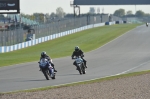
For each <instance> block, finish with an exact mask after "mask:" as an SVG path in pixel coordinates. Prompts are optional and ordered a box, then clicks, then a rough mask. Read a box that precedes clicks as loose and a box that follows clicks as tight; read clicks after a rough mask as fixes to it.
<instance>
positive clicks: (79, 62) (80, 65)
mask: <svg viewBox="0 0 150 99" xmlns="http://www.w3.org/2000/svg"><path fill="white" fill-rule="evenodd" d="M73 59H75V62H76V64H77V70H78V71H79V73H80V74H81V75H82V74H86V69H85V64H84V62H83V59H82V58H81V57H80V56H79V57H76V58H73Z"/></svg>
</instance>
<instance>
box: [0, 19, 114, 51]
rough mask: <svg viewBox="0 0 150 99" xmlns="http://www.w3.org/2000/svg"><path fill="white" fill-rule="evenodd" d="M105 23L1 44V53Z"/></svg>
mask: <svg viewBox="0 0 150 99" xmlns="http://www.w3.org/2000/svg"><path fill="white" fill-rule="evenodd" d="M113 24H115V22H109V25H113ZM104 25H105V23H98V24H92V25H87V26H83V27H80V28H76V29H72V30H68V31H65V32H61V33H56V34H52V35H49V36H46V37H41V38H38V39H35V40H31V41H27V42H23V43H19V44H15V45H11V46H0V53H5V52H10V51H15V50H19V49H22V48H26V47H29V46H33V45H36V44H39V43H42V42H45V41H48V40H53V39H55V38H59V37H62V36H66V35H69V34H72V33H76V32H80V31H83V30H86V29H90V28H94V27H100V26H104Z"/></svg>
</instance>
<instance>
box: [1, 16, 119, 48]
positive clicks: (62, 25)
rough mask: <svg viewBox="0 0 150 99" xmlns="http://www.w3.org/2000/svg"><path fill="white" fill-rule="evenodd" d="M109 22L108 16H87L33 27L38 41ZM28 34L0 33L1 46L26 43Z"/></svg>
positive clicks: (18, 30)
mask: <svg viewBox="0 0 150 99" xmlns="http://www.w3.org/2000/svg"><path fill="white" fill-rule="evenodd" d="M112 18H113V20H112V21H117V20H121V19H120V18H119V17H115V16H113V17H112ZM108 21H109V16H108V15H87V16H83V17H76V18H67V19H61V20H55V21H52V22H51V23H48V24H42V25H38V26H33V27H32V28H33V29H34V30H35V31H34V33H35V39H37V38H40V37H44V36H49V35H52V34H56V33H60V32H64V31H67V30H71V29H75V28H79V27H82V26H86V25H90V24H96V23H103V22H108ZM27 34H28V33H27V30H23V29H22V28H20V29H15V30H9V31H0V46H10V45H14V44H18V43H22V42H25V39H26V37H27Z"/></svg>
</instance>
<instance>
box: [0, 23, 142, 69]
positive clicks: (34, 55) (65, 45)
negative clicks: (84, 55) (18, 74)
mask: <svg viewBox="0 0 150 99" xmlns="http://www.w3.org/2000/svg"><path fill="white" fill-rule="evenodd" d="M139 25H141V24H120V25H111V26H102V27H97V28H92V29H88V30H84V31H81V32H78V33H74V34H70V35H67V36H64V37H60V38H57V39H53V40H49V41H47V42H43V43H40V44H37V45H34V46H30V47H27V48H23V49H20V50H16V51H12V52H7V53H0V67H2V66H10V65H13V64H19V63H25V62H32V61H39V58H40V54H41V52H42V51H46V52H47V54H48V55H50V56H51V58H52V59H54V58H59V57H65V56H71V55H72V52H73V51H74V47H75V46H79V47H80V48H81V49H82V50H83V51H84V52H88V51H91V50H93V49H96V48H98V47H100V46H102V45H104V44H106V43H107V42H109V41H111V40H113V39H115V38H116V37H118V36H120V35H122V34H124V33H126V32H127V31H129V30H131V29H133V28H135V27H137V26H139Z"/></svg>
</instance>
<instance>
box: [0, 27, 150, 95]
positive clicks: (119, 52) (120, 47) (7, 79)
mask: <svg viewBox="0 0 150 99" xmlns="http://www.w3.org/2000/svg"><path fill="white" fill-rule="evenodd" d="M70 54H72V53H70ZM85 59H86V60H87V61H88V62H87V65H88V68H87V74H85V75H80V74H79V73H78V71H77V70H75V66H73V65H72V63H73V61H74V60H72V59H71V57H70V56H68V57H63V58H57V59H53V62H54V64H55V68H56V69H57V70H58V73H57V74H56V79H55V80H46V79H45V77H44V75H43V74H42V72H40V71H39V67H38V63H37V62H31V63H25V64H18V65H14V66H8V67H1V68H0V92H10V91H17V90H26V89H32V88H40V87H46V86H54V85H60V84H66V83H73V82H79V81H85V80H90V79H95V78H102V77H106V76H112V75H119V74H122V73H129V72H135V71H143V70H149V69H150V27H146V26H145V25H143V26H139V27H137V28H135V29H133V30H131V31H129V32H127V33H125V34H123V35H122V36H120V37H118V38H116V39H115V40H112V41H111V42H109V43H107V44H105V45H104V46H102V47H100V48H98V49H96V50H93V51H90V52H88V53H85ZM37 61H38V60H37Z"/></svg>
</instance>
